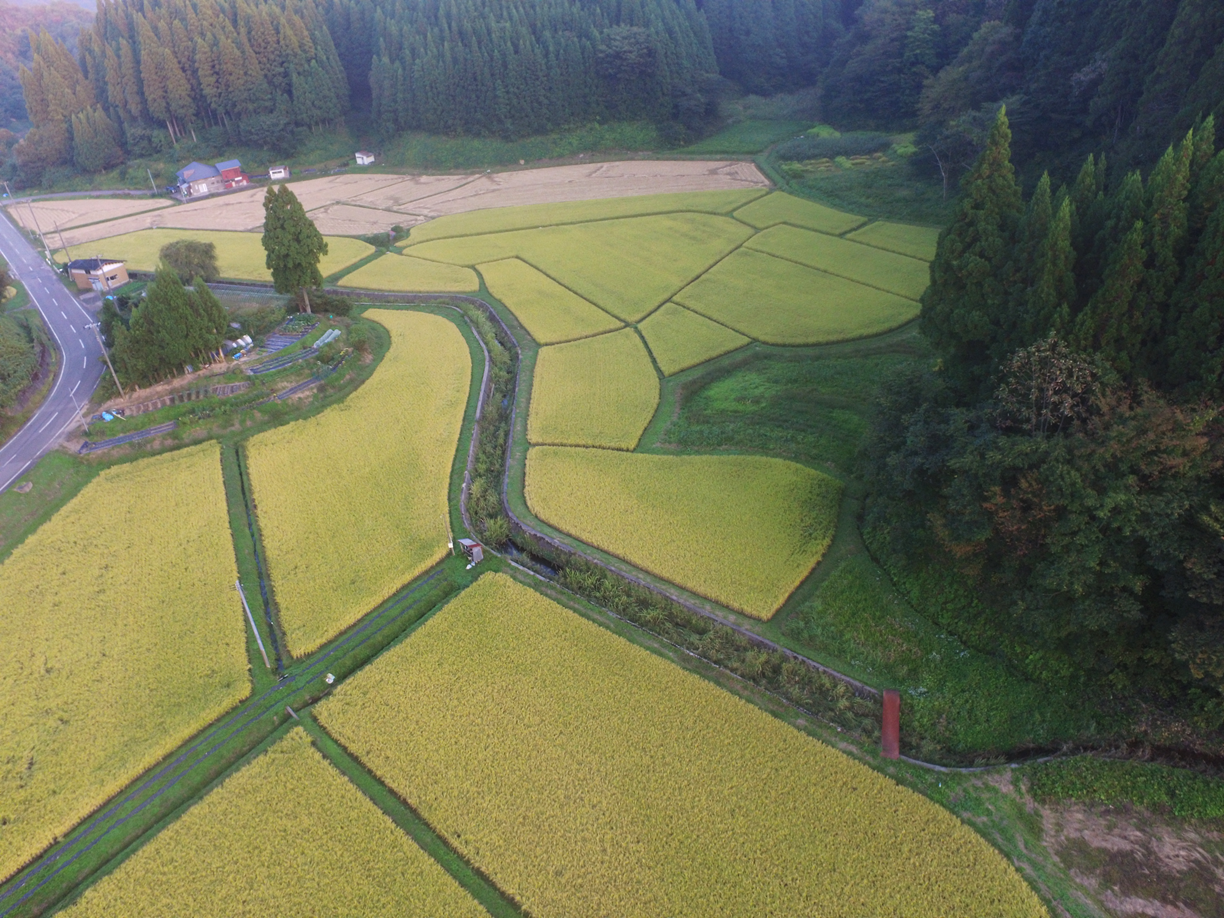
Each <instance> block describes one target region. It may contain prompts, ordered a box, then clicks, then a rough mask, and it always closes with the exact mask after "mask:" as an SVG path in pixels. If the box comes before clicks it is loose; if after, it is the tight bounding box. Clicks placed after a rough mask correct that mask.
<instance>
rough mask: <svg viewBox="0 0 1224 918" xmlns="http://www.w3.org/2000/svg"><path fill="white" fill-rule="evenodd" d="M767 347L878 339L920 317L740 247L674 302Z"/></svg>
mask: <svg viewBox="0 0 1224 918" xmlns="http://www.w3.org/2000/svg"><path fill="white" fill-rule="evenodd" d="M674 299H675V301H676V302H677V303H679V304H680V305H681V306H687V307H688V308H689V309H691V310H693V311H694V312H699V313H701V314H702V315H704V316H707V317H708V318H711V319H713V320H714V321H716V322H719V323H721V324H723V325H727V326H729V327H731V328H733V329H735V330H736V331H738V332H742V333H743V334H745V335H747V336H748V337H750V338H755V339H757V340H758V341H764V342H765V343H767V344H826V343H829V342H833V341H848V340H851V339H853V338H862V337H865V336H867V335H878V334H880V333H881V332H886V331H889V330H891V329H894V328H897V327H899V326H901V325H904V324H905V323H906V322H909V321H910V320H912V319H913V318H915V317H916V316H917V315H918V304H917V303H916V302H914V301H913V300H908V299H905V298H903V297H899V296H897V295H896V294H893V293H886V292H885V291H883V290H877V289H876V288H874V287H867V286H864V285H863V284H856V283H855V282H854V281H850V280H846V279H845V278H842V277H836V276H834V275H832V274H826V273H824V272H823V271H815V270H813V269H811V268H807V267H804V266H803V265H799V264H795V263H794V262H793V261H787V260H786V259H782V258H775V257H774V256H772V255H766V254H764V253H763V252H757V251H754V250H753V249H748V248H743V249H738V250H736V251H735V252H732V253H731V255H729V256H728V257H727V258H725V259H723V260H722V261H720V262H719V263H718V264H717V265H715V266H714V267H713V268H712V269H710V270H709V271H708V272H706V273H705V274H704V275H702V276H701V277H700V278H699V279H698V280H696V281H695V282H694V283H692V284H690V285H689V286H688V287H686V288H685V289H684V290H682V291H680V292H679V293H677V294H676V296H675V298H674Z"/></svg>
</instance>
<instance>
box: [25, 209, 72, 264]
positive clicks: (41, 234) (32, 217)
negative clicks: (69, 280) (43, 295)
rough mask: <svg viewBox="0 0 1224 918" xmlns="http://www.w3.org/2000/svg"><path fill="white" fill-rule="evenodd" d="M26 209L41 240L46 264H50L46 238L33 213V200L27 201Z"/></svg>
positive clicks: (49, 251)
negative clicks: (28, 210)
mask: <svg viewBox="0 0 1224 918" xmlns="http://www.w3.org/2000/svg"><path fill="white" fill-rule="evenodd" d="M26 207H28V208H29V209H30V219H31V220H33V221H34V229H35V231H37V233H38V238H39V239H41V240H42V244H43V253H44V254H45V255H46V257H47V264H50V263H51V248H50V247H49V246H48V245H47V237H46V236H44V235H43V231H42V227H41V226H39V225H38V214H36V213H35V212H34V202H33V200H29V199H27V200H26ZM64 254H65V255H67V254H68V253H67V252H65V253H64Z"/></svg>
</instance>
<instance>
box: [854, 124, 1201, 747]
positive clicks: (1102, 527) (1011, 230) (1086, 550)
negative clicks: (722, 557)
mask: <svg viewBox="0 0 1224 918" xmlns="http://www.w3.org/2000/svg"><path fill="white" fill-rule="evenodd" d="M1011 137H1012V135H1011V131H1010V128H1009V124H1008V118H1007V115H1006V114H1003V113H1000V114H999V115H998V116H997V118H996V120H995V122H994V124H993V126H992V129H991V133H990V137H989V140H988V143H987V146H986V149H985V150H984V152H983V153H982V155H981V156H980V158H979V159H978V161H977V163H976V164H975V165H974V167H973V169H972V171H971V172H970V173H969V174H968V175H967V176H966V179H965V182H964V186H963V190H962V195H961V198H960V200H959V203H958V206H957V211H956V216H955V218H954V220H953V222H952V223H951V225H950V226H949V227H947V229H945V231H944V233H943V235H942V237H941V239H940V243H939V250H938V254H937V256H936V260H935V262H934V263H933V264H932V267H931V286H930V287H929V288H928V290H927V292H926V294H925V295H924V297H923V301H922V314H921V330H922V332H923V334H924V336H925V337H926V338H927V339H928V340H929V341H930V342H931V344H932V345H933V347H934V349H935V351H936V353H937V354H938V355H939V357H940V362H939V365H938V366H937V367H935V368H933V369H924V370H922V371H920V372H918V373H917V374H915V375H912V376H910V377H909V378H907V379H905V380H897V381H894V383H893V384H892V385H890V386H887V387H886V390H887V393H888V394H887V395H886V397H885V400H884V403H883V405H882V406H881V411H880V415H879V417H878V419H877V423H876V426H875V430H874V434H873V436H872V440H871V444H870V447H869V449H868V458H869V462H868V464H869V468H870V481H871V492H872V496H871V498H870V500H869V504H868V511H867V520H866V522H867V526H866V534H867V537H868V543H869V544H870V545H871V546H872V548H873V550H874V551H875V552H876V553H877V555H878V556H879V557H880V558H881V560H882V561H884V563H885V565H886V567H888V568H890V570H891V571H892V573H893V575H894V577H895V578H896V579H897V580H898V582H899V583H903V584H908V585H910V587H911V590H912V592H911V595H912V597H913V598H915V599H916V601H917V602H918V604H919V606H920V607H922V608H924V610H925V611H926V612H927V613H928V614H931V615H932V616H933V617H935V618H936V619H938V620H939V621H940V622H941V624H943V625H944V627H947V628H950V629H951V630H953V631H955V632H956V633H957V634H959V635H961V636H962V637H963V638H965V639H966V640H967V641H969V642H970V643H973V644H975V645H976V646H978V647H981V648H989V649H990V651H991V652H994V653H1000V652H1001V653H1003V654H1004V655H1005V656H1007V657H1008V658H1009V659H1010V660H1011V661H1012V662H1014V663H1015V664H1016V665H1017V666H1019V667H1021V668H1022V669H1024V670H1025V671H1026V672H1028V673H1029V674H1030V675H1031V676H1033V677H1035V678H1038V679H1040V680H1043V681H1046V682H1057V683H1062V684H1064V685H1065V684H1067V683H1068V682H1070V683H1072V684H1075V683H1083V682H1087V683H1090V684H1103V685H1105V686H1108V687H1109V689H1111V690H1113V691H1121V692H1126V693H1134V692H1140V693H1143V692H1148V693H1156V694H1163V695H1167V696H1173V697H1178V698H1180V699H1181V700H1182V701H1189V702H1191V703H1192V704H1193V705H1194V706H1195V707H1197V708H1198V709H1199V712H1200V714H1202V715H1203V716H1204V717H1205V718H1206V722H1208V723H1210V725H1211V726H1213V727H1217V728H1218V727H1219V726H1220V725H1221V724H1222V723H1224V704H1222V703H1221V694H1222V693H1224V412H1222V411H1221V407H1220V406H1221V404H1224V206H1221V203H1222V201H1224V153H1217V152H1216V150H1215V125H1214V122H1213V120H1212V119H1211V118H1208V119H1207V120H1206V121H1205V122H1203V123H1201V124H1200V125H1199V126H1198V127H1197V128H1195V129H1193V130H1191V131H1190V132H1188V133H1187V134H1186V135H1185V136H1184V138H1183V139H1182V140H1180V141H1179V142H1178V143H1176V144H1175V145H1173V146H1172V147H1169V148H1167V149H1166V152H1165V153H1164V154H1163V156H1161V158H1160V159H1159V161H1158V162H1157V164H1156V166H1155V167H1154V168H1153V169H1152V170H1151V173H1150V175H1149V176H1148V177H1147V178H1146V179H1144V178H1143V177H1142V176H1141V175H1140V173H1139V172H1138V171H1130V172H1126V173H1124V175H1123V176H1122V177H1121V178H1120V179H1119V180H1117V181H1110V179H1109V177H1108V176H1107V174H1106V172H1107V168H1109V167H1107V165H1106V162H1105V159H1104V158H1103V157H1100V158H1098V157H1089V158H1088V159H1087V160H1086V161H1085V163H1084V165H1083V166H1082V168H1081V170H1080V172H1079V174H1078V177H1077V178H1076V179H1075V180H1074V181H1073V182H1072V183H1070V184H1068V185H1065V186H1061V187H1056V186H1055V185H1053V184H1052V183H1051V181H1050V179H1049V176H1048V175H1043V176H1042V178H1041V179H1040V180H1039V181H1038V183H1037V185H1036V187H1035V189H1034V191H1033V192H1032V194H1031V195H1030V196H1029V197H1028V200H1027V201H1025V200H1024V197H1023V195H1022V193H1021V190H1020V187H1019V186H1018V184H1017V182H1016V176H1015V171H1014V169H1013V166H1012V162H1011ZM1111 187H1112V189H1113V190H1109V189H1110V188H1111ZM950 571H952V572H955V574H954V575H952V576H949V575H947V572H950Z"/></svg>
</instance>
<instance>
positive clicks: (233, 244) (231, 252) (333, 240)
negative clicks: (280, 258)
mask: <svg viewBox="0 0 1224 918" xmlns="http://www.w3.org/2000/svg"><path fill="white" fill-rule="evenodd" d="M324 238H325V239H326V240H327V254H326V255H324V256H323V258H322V260H321V261H320V262H319V271H321V272H322V274H323V276H324V277H327V276H328V275H329V274H334V273H335V272H337V271H339V270H341V269H342V268H347V267H348V266H349V265H351V264H352V263H353V262H355V261H360V260H361V259H363V258H365V257H366V256H367V255H370V254H371V253H373V251H374V247H373V246H372V245H369V244H368V243H365V242H362V241H361V240H359V239H349V238H346V237H344V236H326V237H324ZM176 239H193V240H195V241H197V242H211V243H213V244H214V245H216V247H217V267H218V269H220V272H221V276H222V277H228V278H233V279H235V280H253V281H264V282H269V281H271V280H272V274H271V272H270V271H269V270H268V268H267V266H266V262H265V259H266V258H267V253H266V252H265V251H264V247H263V244H262V243H261V242H260V239H261V237H260V235H259V234H258V233H230V232H225V231H222V230H195V229H165V228H162V229H148V230H140V231H139V232H136V233H126V234H124V235H122V236H111V237H110V238H107V239H103V240H99V241H98V242H89V243H85V244H83V245H73V246H69V247H68V249H67V251H66V252H65V251H64V250H63V249H61V250H60V251H59V252H57V253H56V256H55V257H56V258H57V259H58V260H59V261H61V262H64V261H70V260H72V259H74V258H93V257H94V256H96V255H97V254H98V252H99V251H102V252H103V254H105V256H106V257H107V258H118V259H121V260H123V261H125V262H127V266H128V269H129V270H133V271H153V270H155V269H156V268H157V261H158V255H159V253H160V252H161V249H162V246H164V245H166V244H167V243H169V242H174V241H175V240H176Z"/></svg>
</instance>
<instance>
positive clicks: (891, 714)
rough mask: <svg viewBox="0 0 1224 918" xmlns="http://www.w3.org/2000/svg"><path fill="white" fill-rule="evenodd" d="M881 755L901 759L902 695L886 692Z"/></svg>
mask: <svg viewBox="0 0 1224 918" xmlns="http://www.w3.org/2000/svg"><path fill="white" fill-rule="evenodd" d="M880 754H881V755H882V756H884V758H886V759H899V758H901V694H900V693H899V692H898V691H897V690H896V689H885V690H884V721H883V723H882V724H881V725H880Z"/></svg>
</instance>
